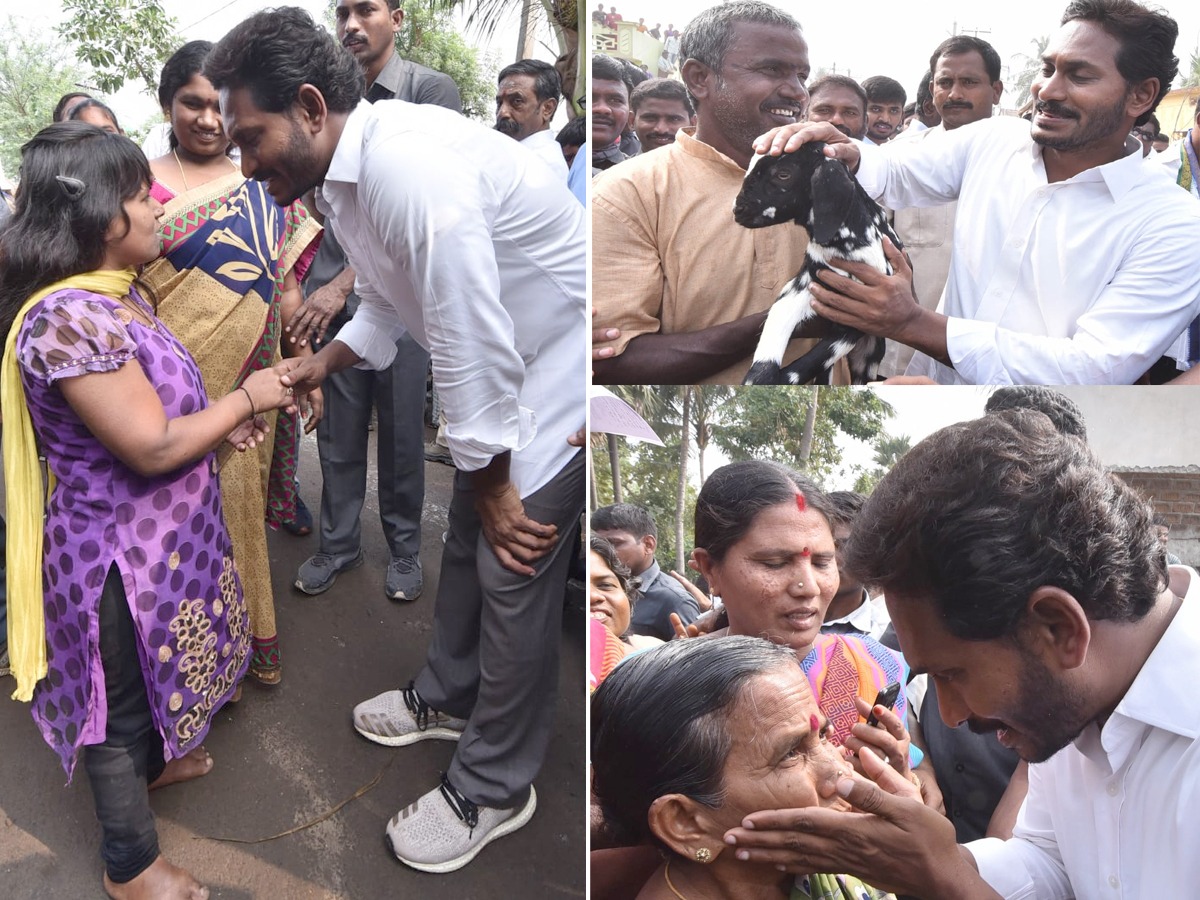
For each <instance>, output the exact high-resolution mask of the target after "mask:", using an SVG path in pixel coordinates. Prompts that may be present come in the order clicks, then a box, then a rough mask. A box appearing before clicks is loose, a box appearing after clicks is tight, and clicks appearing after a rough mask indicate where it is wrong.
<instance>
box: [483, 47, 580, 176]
mask: <svg viewBox="0 0 1200 900" xmlns="http://www.w3.org/2000/svg"><path fill="white" fill-rule="evenodd" d="M497 82H498V87H497V90H496V130H497V131H499V132H500V133H502V134H507V135H508V136H509V137H511V138H515V139H516V140H518V141H520V142H521V144H522V145H523V146H525V147H528V148H529V149H530V150H532V151H533V152H534V153H536V154H537V155H538V158H539V159H541V160H542V161H543V162H545V163H546V164H547V165H549V166H550V168H551V170H552V171H553V172H554V173H555V174H557V175H559V176H560V177H561V178H562V179H563V181H566V179H567V162H566V160H565V159H564V158H563V153H562V148H561V147H560V146H559V143H558V141H556V140H555V139H554V132H552V131H551V130H550V120H551V119H553V118H554V113H555V111H556V110H557V109H558V97H559V93H560V91H561V85H560V83H559V80H558V72H557V71H556V70H555V68H554V66H552V65H550V63H548V62H543V61H542V60H540V59H522V60H518V61H517V62H515V63H512V64H511V65H508V66H505V67H504V68H503V69H501V70H500V75H499V76H498V77H497Z"/></svg>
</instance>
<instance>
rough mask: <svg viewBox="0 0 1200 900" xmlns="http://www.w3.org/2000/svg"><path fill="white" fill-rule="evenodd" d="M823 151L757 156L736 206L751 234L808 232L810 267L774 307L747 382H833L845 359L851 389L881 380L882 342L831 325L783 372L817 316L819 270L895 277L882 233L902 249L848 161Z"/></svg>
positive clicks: (807, 147) (807, 148) (808, 147)
mask: <svg viewBox="0 0 1200 900" xmlns="http://www.w3.org/2000/svg"><path fill="white" fill-rule="evenodd" d="M824 150H825V144H824V143H822V142H820V141H811V142H809V143H806V144H804V145H803V146H801V147H800V149H799V150H797V151H795V152H794V153H784V154H782V155H781V156H769V155H763V156H759V155H755V157H754V158H753V159H752V160H751V161H750V165H749V167H748V168H747V169H746V177H745V180H744V181H743V182H742V190H741V192H740V193H739V194H738V196H737V200H735V201H734V205H733V218H734V220H735V221H736V222H737V223H738V224H739V225H743V226H745V227H746V228H764V227H766V226H768V225H782V224H784V223H786V222H792V221H794V222H796V223H797V224H800V225H803V226H804V228H805V230H806V231H808V251H807V253H805V255H804V265H803V266H802V267H801V268H800V271H799V273H797V275H796V277H795V278H793V279H792V280H791V281H790V282H788V284H787V286H786V287H785V288H784V289H783V291H782V292H781V293H780V294H779V296H778V297H777V298H776V299H775V303H774V304H773V305H772V306H771V311H770V312H769V313H768V314H767V322H766V324H765V325H764V326H763V331H762V337H760V338H759V341H758V347H757V348H756V349H755V351H754V364H753V365H752V366H751V367H750V371H749V372H748V373H747V374H746V379H745V381H744V382H743V383H744V384H806V383H808V382H809V381H813V382H814V383H816V384H829V379H830V374H831V373H832V371H833V367H834V365H835V364H836V363H837V361H838V360H839V359H841V358H842V357H843V356H845V357H846V362H847V363H848V364H849V366H850V377H851V381H852V383H853V384H866V383H867V382H868V381H873V380H875V377H876V374H877V372H878V370H879V363H880V361H881V360H882V359H883V353H884V349H885V341H884V339H883V338H877V337H872V336H871V335H868V334H863V333H862V332H861V331H859V330H858V329H856V328H850V327H849V326H846V325H839V324H837V323H834V322H830V323H829V326H828V329H827V331H826V332H825V333H826V337H824V338H822V339H821V340H820V342H819V343H818V344H817V345H816V346H815V347H813V349H812V350H810V351H809V352H808V353H806V354H804V356H802V357H800V358H799V359H798V360H796V361H795V362H793V363H791V364H790V365H788V366H787V367H782V368H781V364H782V362H783V354H784V352H785V351H786V349H787V345H788V341H790V340H791V339H792V335H793V333H794V332H795V330H796V328H797V326H799V325H800V324H801V323H802V322H804V321H806V320H808V319H812V318H816V317H817V313H816V312H814V311H813V308H812V306H811V304H810V303H809V300H810V298H811V295H810V294H809V290H808V286H809V285H810V284H811V283H812V281H813V278H814V277H815V276H816V274H817V273H818V272H820V271H821V270H823V269H830V268H831V267H830V266H829V265H828V263H827V260H829V259H832V258H834V257H837V258H838V259H845V260H850V261H853V262H863V263H867V264H868V265H870V266H872V267H873V268H875V269H878V270H879V271H880V272H884V273H886V274H888V275H890V274H892V267H891V265H890V264H889V263H888V260H887V257H886V256H885V255H884V251H883V235H887V236H888V238H890V239H891V241H892V243H893V244H895V245H896V248H897V249H901V248H902V247H903V245H902V244H901V242H900V239H899V238H897V237H896V233H895V232H894V231H893V230H892V226H891V225H889V224H888V221H887V219H886V218H885V217H884V213H883V210H882V209H880V207H879V204H877V203H876V202H875V201H874V200H872V199H871V198H870V197H868V196H867V193H866V191H864V190H863V189H862V187H861V186H860V185H859V183H858V182H857V181H856V180H855V178H854V176H853V175H851V174H850V170H849V169H847V168H846V165H845V163H843V162H841V161H840V160H836V159H831V158H830V157H828V156H825V154H824ZM833 271H836V272H838V273H839V274H841V275H845V274H847V273H845V272H842V271H840V270H838V269H834V270H833Z"/></svg>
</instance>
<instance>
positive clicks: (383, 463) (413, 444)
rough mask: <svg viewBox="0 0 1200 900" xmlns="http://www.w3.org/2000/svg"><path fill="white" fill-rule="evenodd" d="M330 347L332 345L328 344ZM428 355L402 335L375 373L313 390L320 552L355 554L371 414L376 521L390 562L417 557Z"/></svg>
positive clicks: (347, 375)
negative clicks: (321, 412)
mask: <svg viewBox="0 0 1200 900" xmlns="http://www.w3.org/2000/svg"><path fill="white" fill-rule="evenodd" d="M330 340H332V338H330ZM428 368H429V354H428V353H426V352H425V350H424V349H422V347H421V345H420V344H418V343H417V342H416V341H415V340H413V339H412V337H411V336H409V335H407V334H406V335H404V336H403V337H402V338H400V340H398V341H397V342H396V359H395V361H394V362H393V363H392V364H391V365H390V366H388V368H386V369H384V370H383V371H382V372H372V371H369V370H364V369H345V370H343V371H341V372H337V373H335V374H333V375H330V376H329V377H328V378H327V379H325V381H324V383H323V384H322V385H321V390H322V391H323V392H324V394H325V418H324V419H322V420H321V422H320V424H318V425H317V448H318V450H320V453H321V476H322V480H323V483H322V486H321V552H322V553H329V554H331V555H339V556H340V555H346V554H352V553H357V552H358V549H359V547H360V546H361V538H362V527H361V524H360V521H359V516H360V514H361V513H362V507H363V500H364V499H365V498H366V493H367V437H368V435H367V428H368V426H369V423H370V420H371V406H372V403H373V404H374V405H375V407H376V409H377V410H378V411H379V416H378V420H379V421H378V432H377V433H376V435H375V437H376V451H377V453H376V458H377V460H378V466H379V519H380V521H381V523H382V524H383V536H384V538H385V539H386V540H387V543H388V547H389V548H390V549H391V551H392V556H402V557H407V556H416V554H417V551H418V550H420V549H421V507H422V505H423V504H424V502H425V431H424V427H425V426H424V410H425V375H426V372H427V370H428Z"/></svg>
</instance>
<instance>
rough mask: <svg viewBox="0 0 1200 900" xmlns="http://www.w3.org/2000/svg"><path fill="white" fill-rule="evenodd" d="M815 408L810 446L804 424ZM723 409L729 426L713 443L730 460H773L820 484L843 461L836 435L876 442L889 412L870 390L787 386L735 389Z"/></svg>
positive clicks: (889, 409)
mask: <svg viewBox="0 0 1200 900" xmlns="http://www.w3.org/2000/svg"><path fill="white" fill-rule="evenodd" d="M814 406H815V412H814V414H813V417H812V418H813V421H812V424H811V426H810V428H811V435H812V437H811V441H810V442H809V441H806V420H807V419H808V418H809V410H810V408H812V407H814ZM726 410H727V413H726V422H727V424H726V426H724V427H722V428H720V429H718V431H717V434H716V436H715V437H714V443H716V444H717V445H718V446H720V447H721V448H722V449H723V450H724V451H725V453H726V455H727V456H729V458H730V459H731V460H740V459H769V460H774V461H776V462H780V463H783V464H785V465H789V466H793V467H794V468H797V469H802V470H804V471H805V472H806V474H808V475H809V476H810V477H811V478H813V479H814V480H815V481H817V482H818V483H821V482H823V481H824V479H825V478H826V477H828V476H829V474H830V473H831V472H832V471H833V470H834V469H835V468H836V467H837V466H838V464H839V463H841V461H842V452H841V450H840V449H839V448H838V446H837V441H836V438H837V435H838V434H839V433H841V434H845V435H848V436H850V437H854V438H858V439H859V440H863V441H872V440H875V439H876V438H877V437H878V436H879V434H880V433H882V431H883V425H884V422H885V421H886V419H887V418H888V417H889V416H891V415H892V413H893V410H892V407H891V405H890V404H888V403H886V402H884V401H883V400H881V399H880V398H879V395H878V394H876V393H875V392H874V391H866V390H862V391H860V390H850V389H846V388H832V387H819V388H815V389H814V388H811V387H805V386H788V385H784V386H779V387H772V388H771V389H770V390H763V389H761V388H754V387H742V388H737V389H736V392H735V393H734V395H733V396H732V397H731V398H730V400H729V401H728V403H727V404H726ZM806 444H807V446H806Z"/></svg>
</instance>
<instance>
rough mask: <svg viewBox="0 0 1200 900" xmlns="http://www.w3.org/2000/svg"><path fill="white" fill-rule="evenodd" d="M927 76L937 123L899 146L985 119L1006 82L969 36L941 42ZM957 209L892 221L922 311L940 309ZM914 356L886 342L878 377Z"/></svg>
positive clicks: (985, 49) (987, 47)
mask: <svg viewBox="0 0 1200 900" xmlns="http://www.w3.org/2000/svg"><path fill="white" fill-rule="evenodd" d="M929 71H930V72H931V73H932V74H931V75H930V76H929V91H930V92H931V100H932V104H933V107H934V109H935V110H936V111H937V115H938V117H939V118H940V119H941V123H940V124H939V125H937V126H936V127H934V128H929V129H921V130H913V129H912V128H911V127H910V129H909V130H908V131H906V132H905V133H904V134H902V135H900V136H898V137H897V138H896V140H897V142H906V141H923V140H928V139H930V138H931V137H932V136H934V135H937V134H940V133H942V132H945V131H953V130H954V129H955V128H959V127H961V126H963V125H968V124H970V123H971V122H977V121H979V120H980V119H986V118H989V117H990V116H991V115H992V109H993V108H994V107H995V105H996V104H997V103H999V102H1000V95H1001V94H1003V93H1004V82H1002V81H1001V80H1000V54H998V53H997V52H996V50H995V48H994V47H992V45H991V44H989V43H988V42H987V41H985V40H983V39H981V38H977V37H972V36H971V35H968V34H959V35H955V36H953V37H949V38H947V39H946V40H944V41H942V43H941V44H939V45H938V47H937V49H936V50H934V51H933V56H932V57H930V61H929ZM919 98H920V95H919V94H918V99H919ZM943 110H945V112H943ZM957 209H958V203H957V202H950V203H946V204H944V205H941V206H930V207H911V208H908V209H899V210H896V213H895V217H894V219H893V221H892V226H893V227H894V228H895V229H896V235H897V236H898V237H899V238H900V240H902V241H903V242H904V250H905V252H906V253H908V257H909V260H910V261H911V263H912V269H913V295H914V296H915V297H916V300H917V302H918V303H920V304H921V305H922V306H923V307H925V308H926V309H931V310H935V309H937V308H938V304H939V302H940V301H941V299H942V291H943V289H944V288H945V287H946V279H947V277H948V276H949V274H950V253H951V250H953V248H954V214H955V211H956V210H957ZM914 352H915V351H914V350H913V348H912V347H909V346H907V345H906V344H901V343H898V342H896V341H888V343H887V352H886V353H885V354H884V357H883V362H882V363H881V364H880V366H879V374H880V375H882V376H884V377H885V378H886V377H891V376H893V375H903V374H904V372H905V370H906V369H907V368H908V364H909V362H910V361H911V360H912V356H913V353H914Z"/></svg>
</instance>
